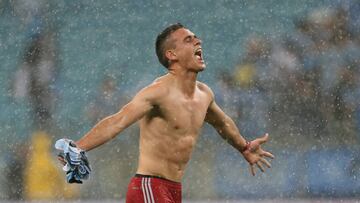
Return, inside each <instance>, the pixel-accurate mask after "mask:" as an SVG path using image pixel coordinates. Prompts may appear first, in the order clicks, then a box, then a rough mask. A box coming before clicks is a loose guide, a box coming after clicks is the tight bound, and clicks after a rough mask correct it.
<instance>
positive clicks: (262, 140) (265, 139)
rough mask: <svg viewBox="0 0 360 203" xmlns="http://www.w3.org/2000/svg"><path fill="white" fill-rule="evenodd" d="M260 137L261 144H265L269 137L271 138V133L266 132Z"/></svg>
mask: <svg viewBox="0 0 360 203" xmlns="http://www.w3.org/2000/svg"><path fill="white" fill-rule="evenodd" d="M258 139H259V143H260V144H264V143H265V142H267V141H268V139H269V134H268V133H265V135H264V136H262V137H261V138H258Z"/></svg>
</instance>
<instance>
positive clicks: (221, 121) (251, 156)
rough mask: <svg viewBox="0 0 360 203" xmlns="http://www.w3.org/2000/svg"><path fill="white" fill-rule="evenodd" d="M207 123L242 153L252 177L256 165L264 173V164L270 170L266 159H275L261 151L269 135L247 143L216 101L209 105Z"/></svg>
mask: <svg viewBox="0 0 360 203" xmlns="http://www.w3.org/2000/svg"><path fill="white" fill-rule="evenodd" d="M213 98H214V97H213ZM205 121H206V122H208V123H209V124H211V125H212V126H213V127H214V128H215V129H216V131H217V132H218V133H219V134H220V135H221V136H222V137H223V138H224V139H226V140H227V141H228V142H229V143H230V144H231V145H232V146H233V147H234V148H235V149H237V150H238V151H239V152H241V154H242V155H243V156H244V158H245V159H246V160H247V161H248V162H249V164H250V171H251V174H252V175H255V165H257V166H258V167H259V169H260V170H261V171H263V172H264V167H263V165H262V164H265V165H266V166H267V167H269V168H270V166H271V165H270V163H269V162H268V161H267V160H266V159H265V157H269V158H274V156H273V155H272V154H271V153H269V152H266V151H264V150H262V149H261V145H262V144H264V143H265V142H266V141H267V140H268V134H265V136H263V137H261V138H257V139H255V140H253V141H250V142H249V141H246V140H245V138H244V137H242V136H241V134H240V132H239V130H238V128H237V127H236V125H235V123H234V121H233V120H232V119H231V118H230V117H229V116H227V115H226V114H225V113H224V112H223V111H222V110H221V109H220V107H219V106H218V105H217V104H216V103H215V101H214V99H213V100H212V102H211V104H210V105H209V108H208V111H207V114H206V117H205Z"/></svg>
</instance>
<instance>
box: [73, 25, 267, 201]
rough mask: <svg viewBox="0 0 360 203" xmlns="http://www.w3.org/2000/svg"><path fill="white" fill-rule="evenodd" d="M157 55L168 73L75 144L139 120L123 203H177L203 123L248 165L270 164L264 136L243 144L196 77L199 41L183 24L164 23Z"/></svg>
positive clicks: (105, 137) (96, 140)
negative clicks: (135, 155)
mask: <svg viewBox="0 0 360 203" xmlns="http://www.w3.org/2000/svg"><path fill="white" fill-rule="evenodd" d="M156 54H157V56H158V58H159V61H160V63H161V64H162V65H163V66H165V67H166V68H167V69H168V73H167V74H166V75H164V76H162V77H160V78H158V79H156V80H155V81H154V82H153V83H152V84H150V85H149V86H147V87H145V88H144V89H142V90H141V91H139V92H138V93H137V94H136V96H135V97H134V98H133V99H132V101H130V102H129V103H128V104H126V105H125V106H124V107H122V109H121V110H120V111H119V112H117V113H115V114H113V115H111V116H108V117H106V118H104V119H103V120H101V121H100V122H99V123H98V124H96V125H95V127H94V128H92V129H91V130H90V131H89V132H88V133H87V134H86V135H85V136H84V137H82V138H81V139H80V140H78V141H77V142H75V144H76V145H77V147H78V148H80V149H83V150H85V151H89V150H91V149H94V148H96V147H98V146H100V145H102V144H104V143H106V142H107V141H109V140H111V139H113V138H115V137H116V135H118V134H119V133H120V132H122V131H123V130H124V129H125V128H127V127H129V126H130V125H131V124H133V123H135V122H136V121H139V123H140V147H139V149H140V153H139V154H140V155H139V160H138V161H139V162H138V168H137V172H136V175H135V177H133V178H132V180H131V182H130V184H129V187H128V192H127V195H126V202H127V203H142V202H145V203H153V202H157V203H163V202H164V203H165V202H167V203H168V202H170V203H180V202H181V183H180V182H181V179H182V177H183V175H184V171H185V168H186V165H187V163H188V161H189V159H190V156H191V152H192V150H193V148H194V146H195V143H196V141H197V139H198V136H199V133H200V129H201V127H202V125H203V123H204V121H206V122H208V123H209V124H211V125H212V126H214V128H215V129H216V130H217V132H218V133H219V134H220V135H221V136H222V137H223V138H224V139H226V140H227V141H228V142H229V143H230V144H231V145H232V146H233V147H234V148H236V149H237V150H238V151H239V152H240V153H241V154H242V155H243V156H244V158H245V159H246V160H247V161H248V162H249V164H250V171H251V173H252V174H253V175H255V165H257V166H258V167H259V169H260V170H261V171H264V165H265V166H267V167H270V163H269V162H268V161H267V160H265V157H270V158H273V155H272V154H271V153H269V152H266V151H264V150H262V149H261V146H260V145H261V144H263V143H265V142H266V141H267V140H268V135H267V134H266V135H265V136H263V137H261V138H258V139H255V140H253V141H251V142H247V141H246V140H245V139H244V138H243V137H242V136H241V135H240V133H239V130H238V129H237V127H236V125H235V123H234V122H233V120H231V118H229V117H228V116H227V115H226V114H225V113H224V112H223V111H222V110H221V109H220V108H219V106H218V105H217V104H216V103H215V101H214V93H213V92H212V91H211V89H210V88H209V87H208V86H207V85H205V84H204V83H201V82H199V81H197V74H198V73H199V72H201V71H203V70H204V69H205V62H204V60H203V55H202V49H201V40H200V39H199V38H198V37H197V36H196V35H194V33H192V32H191V31H190V30H189V29H187V28H185V27H184V26H183V25H181V24H174V25H171V26H169V27H167V28H166V29H165V30H164V31H163V32H162V33H160V34H159V35H158V37H157V39H156Z"/></svg>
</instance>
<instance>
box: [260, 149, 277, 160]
mask: <svg viewBox="0 0 360 203" xmlns="http://www.w3.org/2000/svg"><path fill="white" fill-rule="evenodd" d="M261 155H262V156H266V157H269V158H271V159H273V158H275V156H274V155H272V154H271V153H270V152H266V151H263V152H262V153H261Z"/></svg>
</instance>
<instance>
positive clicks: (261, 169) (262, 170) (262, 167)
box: [256, 161, 265, 172]
mask: <svg viewBox="0 0 360 203" xmlns="http://www.w3.org/2000/svg"><path fill="white" fill-rule="evenodd" d="M256 165H257V166H258V168H259V169H260V171H261V172H265V169H264V166H263V165H262V164H261V162H259V161H258V162H256Z"/></svg>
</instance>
